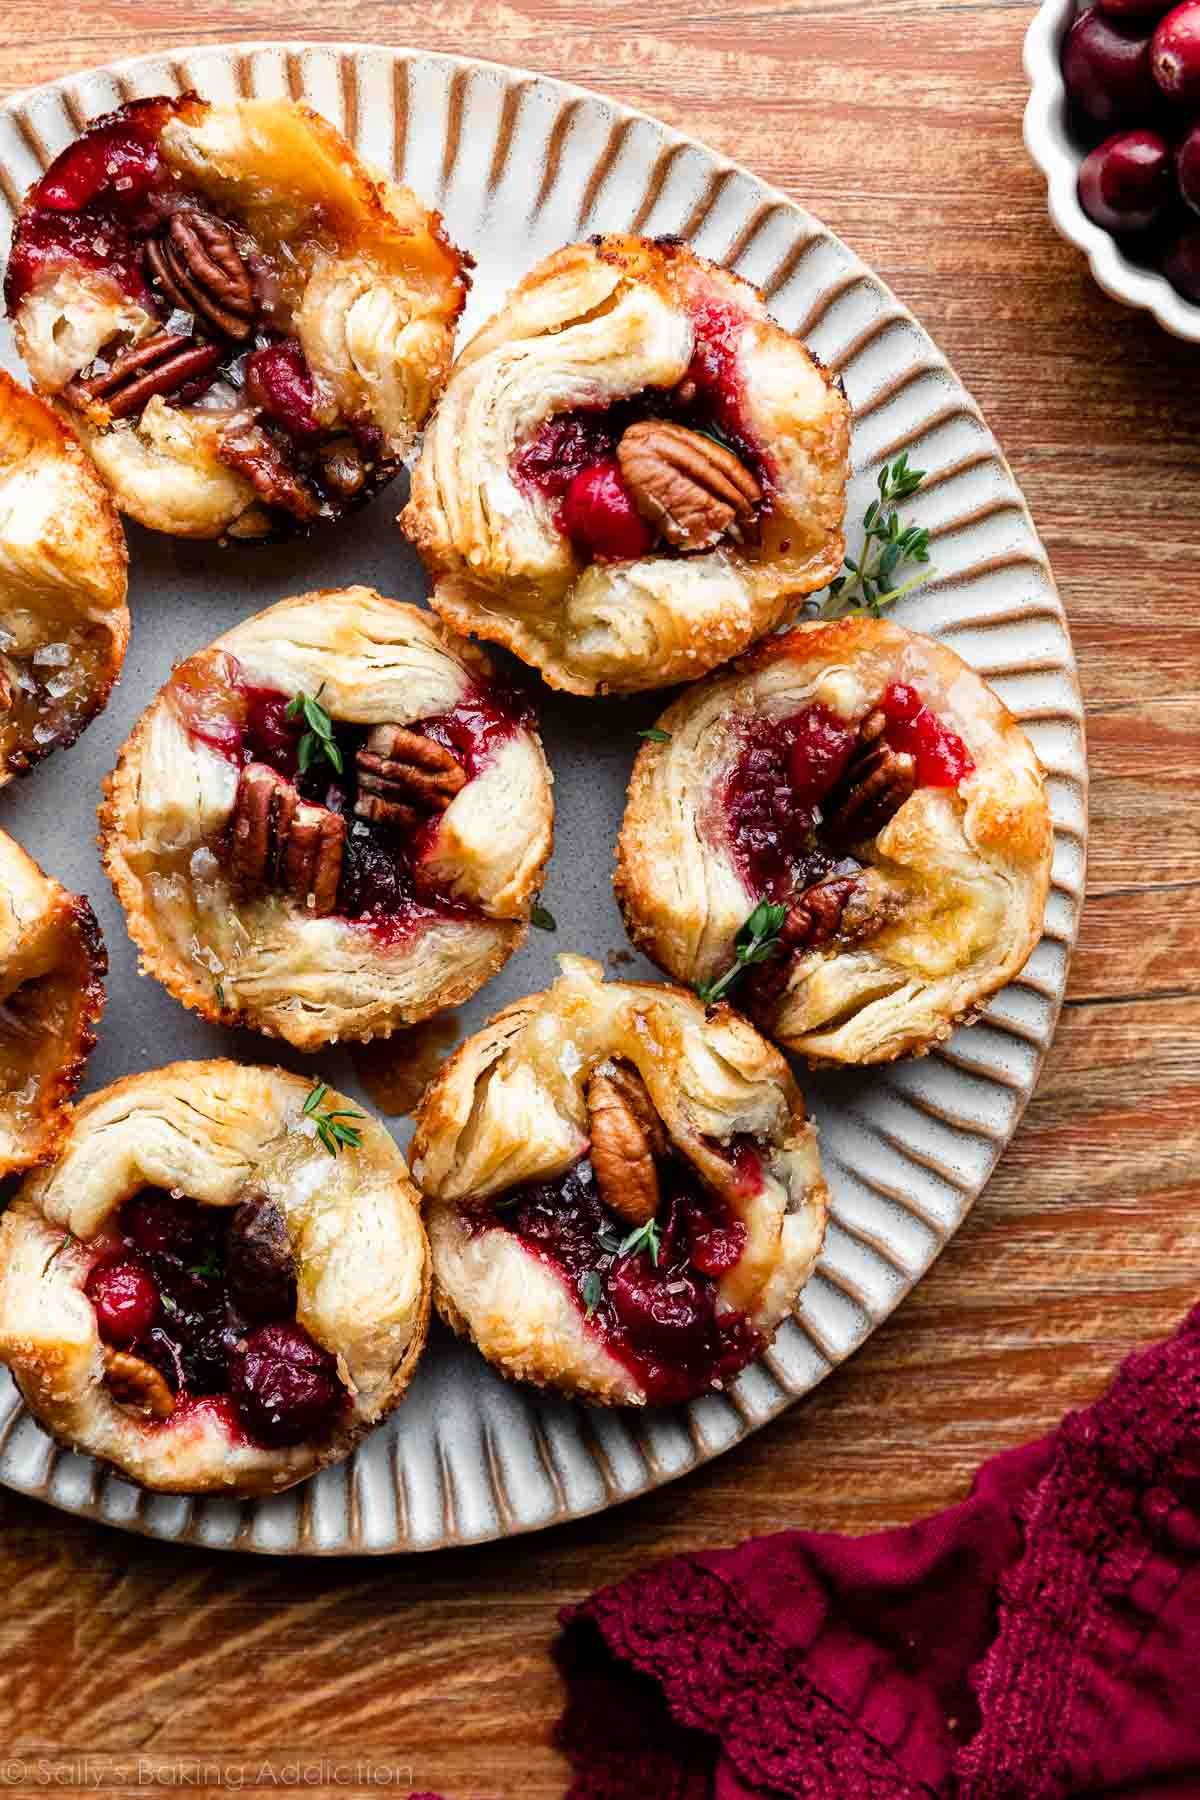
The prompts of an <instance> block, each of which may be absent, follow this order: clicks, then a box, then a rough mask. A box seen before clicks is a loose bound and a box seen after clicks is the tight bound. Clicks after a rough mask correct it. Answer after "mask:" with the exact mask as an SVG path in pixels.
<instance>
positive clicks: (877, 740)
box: [825, 707, 917, 844]
mask: <svg viewBox="0 0 1200 1800" xmlns="http://www.w3.org/2000/svg"><path fill="white" fill-rule="evenodd" d="M886 730H887V718H886V717H885V715H884V713H883V712H882V710H881V709H880V708H879V707H876V708H875V710H874V712H871V713H868V715H867V717H866V718H865V719H864V720H863V722H862V725H861V726H860V727H859V733H858V744H857V746H856V748H855V751H854V754H853V756H852V757H851V758H850V761H849V763H848V765H847V767H846V771H845V773H844V775H843V776H842V778H841V780H840V781H839V782H838V784H837V786H836V787H835V788H834V790H833V792H832V794H831V795H830V796H829V799H828V801H827V803H826V813H825V829H826V831H827V832H828V834H829V836H830V837H831V838H833V839H834V840H835V842H839V843H844V844H850V843H860V842H861V841H862V839H863V838H869V837H875V836H876V835H877V834H878V833H879V832H881V831H882V830H883V828H884V826H885V825H886V824H887V823H888V821H889V820H890V819H892V818H894V816H895V815H896V813H898V812H899V810H900V808H901V807H902V806H903V805H904V802H905V801H906V800H907V799H908V798H909V796H910V795H911V794H912V793H913V792H914V790H915V788H916V785H917V765H916V763H915V762H914V760H913V758H912V757H911V756H910V755H909V754H908V752H907V751H906V750H893V749H892V748H891V746H890V745H889V744H888V742H887V741H886V739H885V737H884V732H885V731H886Z"/></svg>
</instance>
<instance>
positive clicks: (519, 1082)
mask: <svg viewBox="0 0 1200 1800" xmlns="http://www.w3.org/2000/svg"><path fill="white" fill-rule="evenodd" d="M559 961H560V967H561V969H562V973H561V975H560V977H559V979H558V980H557V981H556V982H555V983H554V985H553V987H551V988H549V989H548V990H547V991H546V992H545V993H542V994H534V995H532V996H531V997H530V998H529V999H527V1000H520V1001H517V1002H516V1004H515V1005H513V1006H509V1007H506V1008H505V1010H504V1011H503V1012H500V1013H497V1015H496V1017H495V1018H494V1019H492V1020H491V1021H490V1022H489V1023H488V1024H487V1025H486V1026H485V1027H484V1029H483V1030H482V1031H480V1032H478V1033H477V1034H476V1035H475V1036H474V1037H472V1038H470V1039H468V1041H467V1042H466V1043H465V1044H464V1045H463V1046H462V1047H461V1049H460V1050H459V1051H458V1052H457V1053H456V1054H455V1055H454V1056H453V1057H452V1058H451V1060H450V1061H449V1062H448V1063H447V1064H446V1065H445V1066H444V1068H443V1069H442V1072H441V1074H440V1075H439V1076H438V1078H437V1079H436V1080H435V1081H434V1082H433V1083H432V1084H431V1086H430V1087H429V1088H428V1090H427V1091H426V1094H425V1097H424V1100H423V1102H422V1105H421V1108H420V1111H419V1113H418V1115H417V1130H416V1135H415V1137H414V1139H413V1149H412V1156H413V1173H414V1175H415V1177H416V1179H417V1181H418V1182H419V1184H420V1186H421V1188H422V1191H423V1192H424V1193H425V1195H426V1196H427V1201H428V1204H427V1209H426V1224H427V1227H428V1230H429V1237H430V1243H431V1246H432V1250H433V1269H434V1301H435V1304H436V1305H437V1307H438V1310H439V1311H440V1312H441V1314H442V1315H443V1317H444V1318H445V1319H446V1320H447V1322H448V1323H449V1324H450V1325H452V1326H453V1327H454V1329H455V1330H456V1331H458V1332H460V1333H461V1334H463V1335H465V1336H469V1337H471V1338H473V1339H474V1341H475V1343H476V1344H477V1345H478V1346H479V1348H480V1350H481V1351H482V1352H483V1354H484V1356H486V1357H487V1358H488V1360H489V1362H493V1363H495V1364H496V1365H497V1367H499V1368H500V1369H501V1370H503V1372H504V1373H505V1374H507V1375H511V1376H515V1377H517V1378H519V1379H522V1380H525V1381H534V1382H539V1383H545V1384H549V1385H552V1386H554V1387H558V1388H561V1389H563V1390H564V1391H565V1392H566V1393H570V1394H580V1395H584V1396H586V1397H587V1398H589V1399H592V1400H599V1401H602V1402H605V1403H607V1404H609V1405H631V1406H640V1405H644V1404H647V1403H649V1404H659V1403H674V1402H678V1401H682V1400H686V1399H689V1398H691V1397H692V1396H693V1395H696V1394H699V1393H703V1392H705V1391H706V1390H708V1389H710V1388H719V1387H722V1386H724V1385H725V1383H727V1382H728V1381H730V1380H732V1378H733V1377H734V1376H735V1375H736V1374H737V1373H738V1371H739V1370H741V1369H743V1368H744V1367H745V1366H746V1364H747V1363H748V1362H750V1361H751V1360H752V1359H753V1358H754V1357H755V1356H757V1355H758V1354H759V1352H760V1351H761V1350H763V1349H764V1348H765V1347H766V1346H767V1345H768V1344H769V1343H770V1341H771V1339H772V1337H773V1336H774V1334H775V1331H776V1328H777V1327H778V1325H779V1324H780V1322H781V1320H783V1319H784V1318H785V1317H786V1316H787V1314H788V1313H789V1312H790V1311H791V1310H792V1308H793V1306H794V1305H795V1302H796V1298H797V1296H798V1294H799V1292H800V1290H801V1288H802V1287H803V1286H804V1283H805V1281H806V1280H807V1278H808V1275H809V1272H810V1270H811V1269H812V1266H813V1263H814V1262H815V1261H816V1258H817V1255H818V1253H819V1251H820V1248H821V1243H822V1239H823V1237H824V1231H825V1217H826V1212H827V1209H828V1196H827V1194H826V1189H825V1184H824V1181H823V1180H822V1177H821V1166H820V1161H819V1158H818V1155H817V1143H816V1132H815V1128H814V1126H813V1125H812V1123H811V1122H810V1121H809V1120H808V1119H807V1118H806V1117H805V1112H804V1102H803V1100H802V1099H801V1097H800V1092H799V1090H798V1088H797V1087H796V1084H795V1081H794V1080H793V1079H792V1076H791V1074H790V1072H789V1070H788V1067H787V1064H786V1063H785V1062H784V1059H783V1057H782V1056H780V1055H779V1053H778V1051H776V1050H774V1049H772V1047H771V1046H770V1045H769V1044H768V1043H766V1042H765V1041H764V1040H763V1039H762V1038H761V1037H760V1036H759V1035H758V1033H757V1032H756V1031H754V1030H753V1029H752V1028H751V1027H750V1026H749V1025H748V1024H747V1023H746V1021H745V1020H744V1019H741V1018H739V1017H738V1015H737V1014H736V1013H734V1012H732V1011H731V1010H730V1009H729V1008H728V1007H724V1006H722V1007H717V1008H714V1009H713V1010H712V1011H710V1012H709V1013H708V1014H707V1015H706V1013H705V1009H704V1007H703V1006H702V1005H701V1004H700V1002H699V1001H698V1000H697V999H696V998H695V997H694V996H693V995H691V994H687V993H684V992H683V991H682V990H681V989H679V988H669V987H656V986H654V985H653V984H652V983H645V982H642V983H630V982H619V981H613V982H607V983H606V982H605V981H604V979H603V972H602V970H601V969H600V966H599V964H597V963H594V962H590V961H588V960H587V959H585V958H583V957H578V956H564V957H561V958H560V959H559Z"/></svg>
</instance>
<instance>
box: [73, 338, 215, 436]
mask: <svg viewBox="0 0 1200 1800" xmlns="http://www.w3.org/2000/svg"><path fill="white" fill-rule="evenodd" d="M221 354H222V353H221V348H220V345H218V344H200V343H197V341H196V339H195V338H190V337H180V336H179V335H178V334H177V333H176V332H173V331H156V332H155V334H154V336H153V337H148V338H146V339H145V340H144V341H143V342H142V343H140V344H130V345H129V347H128V349H126V350H122V351H120V353H119V354H118V355H117V356H115V357H114V358H113V360H112V362H111V363H110V364H109V366H108V368H107V369H103V370H101V371H100V372H99V373H98V374H95V375H90V376H88V378H87V379H86V380H82V379H80V378H79V377H78V376H76V378H75V380H74V381H70V382H68V383H67V385H66V387H65V388H64V389H63V398H64V399H65V400H67V401H69V403H70V404H71V405H72V406H75V407H78V408H79V409H80V410H81V411H86V409H87V408H88V407H90V406H95V405H96V404H97V403H103V405H104V406H105V407H106V408H107V410H108V413H109V415H110V417H112V418H114V419H128V418H131V417H132V416H133V415H134V414H135V413H140V412H141V410H142V408H143V407H144V406H145V404H146V402H147V401H148V400H152V399H153V398H154V396H155V394H174V393H176V392H177V391H178V389H180V388H182V387H186V386H187V385H188V384H189V383H190V382H193V381H199V380H200V379H201V378H202V377H204V376H208V375H212V374H213V373H215V371H216V368H217V365H218V364H219V363H220V361H221Z"/></svg>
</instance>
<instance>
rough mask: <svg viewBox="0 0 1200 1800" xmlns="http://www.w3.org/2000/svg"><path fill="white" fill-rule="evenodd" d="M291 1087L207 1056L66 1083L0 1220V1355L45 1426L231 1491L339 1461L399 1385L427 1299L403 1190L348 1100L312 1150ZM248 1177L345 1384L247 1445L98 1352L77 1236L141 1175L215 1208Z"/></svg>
mask: <svg viewBox="0 0 1200 1800" xmlns="http://www.w3.org/2000/svg"><path fill="white" fill-rule="evenodd" d="M310 1091H311V1084H310V1083H309V1082H308V1081H306V1080H302V1079H301V1078H300V1077H299V1076H296V1075H291V1074H288V1073H285V1072H284V1071H283V1070H281V1069H265V1068H252V1067H245V1066H240V1065H238V1064H236V1063H231V1062H225V1061H220V1060H214V1061H209V1062H192V1063H173V1064H171V1065H170V1066H169V1067H167V1068H164V1069H156V1070H152V1071H149V1072H148V1073H145V1074H141V1075H131V1076H127V1077H126V1078H125V1079H124V1080H123V1081H119V1082H117V1083H115V1084H114V1086H112V1087H110V1088H106V1089H104V1090H103V1091H102V1092H100V1093H97V1094H93V1095H90V1096H89V1097H88V1099H87V1100H85V1101H84V1102H83V1104H82V1105H81V1106H80V1107H79V1108H78V1110H77V1111H76V1113H75V1115H74V1118H73V1119H72V1121H71V1124H70V1129H69V1131H68V1132H67V1133H66V1134H65V1136H64V1138H63V1140H62V1142H61V1144H60V1145H59V1148H58V1151H57V1156H56V1160H55V1161H54V1162H53V1163H52V1164H51V1165H50V1166H49V1167H48V1168H46V1169H45V1170H44V1171H40V1172H39V1173H37V1174H36V1175H34V1176H32V1177H30V1178H28V1179H27V1180H26V1182H25V1183H24V1185H23V1186H22V1188H21V1191H20V1193H19V1194H18V1196H17V1198H16V1199H15V1200H14V1201H13V1202H12V1204H11V1205H10V1207H9V1209H8V1211H7V1213H6V1214H5V1216H4V1218H3V1220H2V1221H0V1360H3V1361H4V1362H6V1363H7V1364H8V1365H9V1367H10V1369H11V1370H12V1373H13V1375H14V1377H15V1378H16V1381H17V1384H18V1386H19V1387H20V1389H21V1393H22V1396H23V1398H24V1399H25V1402H26V1404H27V1405H28V1406H29V1408H30V1410H31V1411H32V1412H33V1413H34V1414H35V1416H36V1417H37V1419H38V1420H39V1422H40V1423H41V1424H42V1425H43V1426H44V1427H45V1429H46V1430H47V1431H49V1432H50V1433H51V1434H52V1435H53V1436H54V1438H55V1439H56V1440H57V1441H58V1442H59V1443H61V1444H63V1445H65V1446H66V1447H67V1448H69V1449H74V1450H79V1451H81V1452H83V1453H85V1454H88V1455H91V1456H95V1457H96V1458H97V1459H98V1460H99V1461H101V1462H103V1463H107V1464H109V1465H110V1466H111V1467H113V1468H115V1469H117V1470H118V1471H119V1472H120V1473H121V1474H122V1475H124V1476H126V1477H127V1478H128V1479H129V1480H131V1481H135V1482H137V1483H138V1484H139V1485H140V1486H142V1487H145V1488H150V1489H154V1490H155V1491H158V1492H162V1493H175V1494H220V1495H230V1496H247V1497H248V1496H252V1495H257V1494H271V1493H278V1492H279V1491H281V1490H282V1489H284V1488H287V1487H290V1486H292V1484H293V1483H294V1482H297V1481H300V1480H303V1479H304V1478H305V1477H306V1476H309V1475H312V1474H315V1473H316V1471H317V1470H318V1469H320V1468H323V1467H325V1466H326V1465H327V1464H329V1463H331V1462H336V1461H340V1460H341V1459H342V1458H343V1457H345V1456H347V1455H348V1454H349V1452H350V1451H351V1450H352V1449H353V1448H354V1446H355V1444H357V1443H358V1442H359V1441H360V1440H361V1438H362V1437H363V1436H364V1435H365V1434H366V1433H367V1432H368V1431H369V1430H370V1429H371V1428H372V1427H373V1426H374V1425H376V1424H378V1423H379V1422H380V1421H381V1420H382V1419H384V1418H386V1417H387V1416H388V1414H389V1413H391V1412H392V1411H393V1410H394V1409H395V1408H396V1406H397V1405H398V1404H399V1403H400V1401H401V1399H402V1398H403V1396H404V1393H405V1391H406V1389H407V1387H408V1384H409V1382H410V1380H411V1379H412V1375H413V1372H414V1370H415V1368H416V1365H417V1362H418V1360H419V1358H420V1354H421V1351H422V1348H423V1346H424V1343H425V1336H426V1331H427V1328H428V1320H429V1310H430V1259H429V1250H428V1245H427V1242H426V1239H425V1234H424V1231H423V1229H422V1227H421V1223H420V1211H419V1208H420V1196H419V1194H418V1193H417V1190H416V1188H415V1187H414V1186H413V1184H412V1182H411V1181H410V1180H409V1177H408V1170H407V1168H406V1166H405V1163H404V1159H403V1157H402V1156H401V1155H400V1152H399V1150H398V1149H397V1148H396V1146H395V1144H394V1142H393V1140H392V1138H391V1136H390V1134H389V1133H388V1132H387V1131H386V1130H385V1129H384V1127H383V1126H382V1125H380V1124H379V1123H378V1121H376V1120H375V1119H372V1118H368V1117H366V1116H360V1117H358V1118H357V1119H356V1121H355V1124H356V1128H357V1129H358V1132H359V1134H360V1137H361V1143H360V1144H359V1145H358V1146H357V1147H353V1146H349V1145H347V1146H344V1147H343V1148H342V1150H341V1152H340V1154H339V1155H338V1156H337V1157H330V1156H329V1155H328V1154H327V1153H326V1151H325V1149H324V1148H323V1146H322V1145H321V1144H320V1142H319V1141H318V1140H317V1138H316V1136H315V1135H314V1134H313V1133H312V1131H311V1122H310V1121H308V1120H306V1118H305V1116H304V1114H303V1106H304V1102H305V1099H306V1097H307V1095H308V1094H309V1093H310ZM325 1099H326V1104H328V1105H329V1106H334V1107H347V1106H348V1105H349V1102H348V1101H347V1100H345V1098H344V1097H343V1096H340V1095H338V1094H335V1093H334V1092H333V1091H332V1090H328V1091H327V1094H326V1097H325ZM248 1185H251V1186H254V1187H255V1188H257V1189H258V1190H260V1191H262V1192H264V1193H267V1194H269V1195H270V1196H271V1198H272V1199H273V1200H274V1202H275V1203H276V1205H277V1206H278V1208H279V1209H280V1210H281V1211H282V1213H283V1214H284V1216H285V1218H286V1221H287V1230H288V1237H289V1239H290V1243H291V1248H292V1252H293V1255H294V1257H295V1261H296V1278H297V1293H298V1296H299V1298H298V1312H297V1316H298V1318H299V1321H300V1323H301V1324H302V1325H303V1326H304V1327H305V1328H306V1329H307V1330H308V1331H309V1333H310V1334H311V1336H312V1337H314V1338H315V1339H316V1341H317V1342H318V1343H319V1344H321V1345H322V1346H323V1347H324V1348H325V1349H326V1350H328V1351H329V1352H331V1353H332V1354H334V1355H336V1356H337V1358H338V1362H339V1371H340V1373H341V1377H342V1380H343V1382H344V1383H346V1385H347V1386H348V1388H349V1390H350V1395H351V1401H350V1405H349V1407H348V1410H347V1412H346V1414H345V1415H344V1417H343V1418H342V1419H341V1420H340V1421H339V1423H338V1425H337V1426H336V1428H335V1430H334V1431H333V1433H332V1435H331V1436H329V1437H328V1438H327V1439H326V1440H324V1441H321V1442H319V1443H301V1444H299V1445H296V1446H294V1447H289V1448H266V1447H264V1446H261V1445H259V1444H256V1443H255V1442H253V1441H252V1440H250V1439H248V1438H246V1437H245V1436H244V1435H242V1434H241V1433H231V1431H230V1429H229V1426H228V1422H227V1420H226V1419H224V1418H223V1416H222V1414H221V1413H220V1411H219V1409H216V1408H209V1407H205V1406H204V1404H203V1403H199V1404H198V1405H197V1406H196V1407H195V1408H194V1409H193V1410H192V1411H190V1412H189V1411H188V1410H187V1409H181V1411H180V1413H179V1414H178V1415H175V1414H172V1415H171V1416H170V1417H167V1418H159V1417H155V1416H154V1401H155V1398H156V1396H155V1394H154V1393H152V1392H146V1391H144V1389H145V1386H146V1382H145V1375H146V1370H145V1367H144V1366H143V1367H142V1368H140V1369H139V1368H137V1367H132V1368H131V1367H128V1366H123V1365H122V1364H120V1363H117V1364H116V1365H115V1366H114V1359H113V1353H112V1352H111V1351H108V1350H107V1349H106V1346H104V1345H103V1344H102V1343H101V1341H100V1338H99V1336H98V1332H97V1325H96V1318H95V1313H94V1310H93V1307H92V1305H91V1302H90V1301H89V1300H88V1298H87V1296H86V1295H85V1293H84V1292H83V1287H84V1283H85V1281H86V1279H87V1275H88V1273H89V1270H90V1268H91V1265H92V1262H93V1261H94V1258H95V1254H96V1253H95V1251H94V1250H93V1249H92V1248H91V1246H92V1245H93V1242H94V1241H95V1240H97V1239H98V1238H100V1237H101V1235H102V1234H103V1233H104V1231H105V1229H106V1226H107V1225H108V1222H109V1220H110V1219H111V1217H112V1215H113V1214H114V1213H115V1212H116V1211H117V1210H118V1208H119V1207H120V1206H121V1205H122V1203H123V1202H124V1201H125V1200H127V1199H129V1198H130V1197H131V1196H132V1195H133V1194H135V1193H137V1192H138V1191H139V1190H140V1189H142V1188H144V1187H157V1188H166V1189H172V1188H174V1189H175V1190H177V1191H178V1192H180V1193H182V1194H185V1195H186V1196H187V1197H189V1198H191V1199H194V1200H196V1201H198V1202H199V1203H200V1204H201V1205H205V1206H215V1207H226V1208H228V1207H233V1206H236V1205H237V1204H238V1203H239V1201H240V1199H241V1198H242V1196H243V1194H244V1192H245V1190H246V1188H247V1186H248ZM137 1360H138V1359H136V1358H129V1357H126V1359H125V1363H126V1365H128V1364H131V1363H136V1362H137ZM159 1397H160V1398H161V1396H159ZM161 1410H165V1408H164V1409H161Z"/></svg>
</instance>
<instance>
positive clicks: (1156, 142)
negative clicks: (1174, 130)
mask: <svg viewBox="0 0 1200 1800" xmlns="http://www.w3.org/2000/svg"><path fill="white" fill-rule="evenodd" d="M1198 171H1200V164H1198ZM1170 203H1171V153H1170V150H1169V149H1168V148H1167V141H1166V139H1165V138H1162V137H1160V136H1159V134H1158V132H1157V131H1121V132H1118V133H1117V135H1116V136H1115V137H1110V138H1106V139H1105V141H1104V143H1102V144H1098V145H1097V146H1096V148H1095V149H1094V150H1093V151H1092V152H1091V154H1090V155H1089V156H1087V157H1085V158H1084V162H1083V167H1082V168H1081V169H1080V171H1079V204H1080V206H1082V208H1083V210H1084V212H1085V213H1086V214H1087V216H1088V218H1089V219H1094V220H1095V221H1096V224H1097V225H1102V226H1103V227H1104V229H1105V231H1113V232H1117V233H1121V232H1126V231H1147V230H1148V229H1149V228H1150V226H1151V225H1156V224H1157V223H1158V221H1159V219H1160V218H1161V217H1162V216H1163V214H1164V213H1165V212H1166V210H1167V207H1168V206H1169V205H1170Z"/></svg>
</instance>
